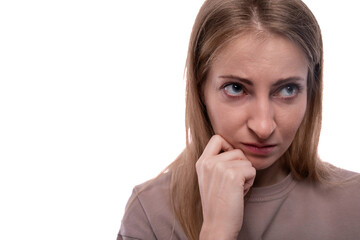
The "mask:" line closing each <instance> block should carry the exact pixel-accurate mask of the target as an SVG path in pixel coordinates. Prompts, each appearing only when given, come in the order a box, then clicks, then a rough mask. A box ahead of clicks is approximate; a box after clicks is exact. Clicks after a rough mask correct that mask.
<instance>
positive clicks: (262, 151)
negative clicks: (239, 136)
mask: <svg viewBox="0 0 360 240" xmlns="http://www.w3.org/2000/svg"><path fill="white" fill-rule="evenodd" d="M242 145H243V146H244V149H243V150H244V151H246V152H248V153H252V154H255V155H262V156H266V155H269V154H271V153H272V152H273V151H274V149H275V147H276V144H266V145H265V144H258V143H242Z"/></svg>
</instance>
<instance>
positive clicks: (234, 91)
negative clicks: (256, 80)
mask: <svg viewBox="0 0 360 240" xmlns="http://www.w3.org/2000/svg"><path fill="white" fill-rule="evenodd" d="M224 89H225V91H226V93H227V94H228V95H230V96H238V95H241V94H244V89H243V87H242V86H241V85H240V84H236V83H230V84H228V85H226V86H225V87H224Z"/></svg>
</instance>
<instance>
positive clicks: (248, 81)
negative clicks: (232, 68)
mask: <svg viewBox="0 0 360 240" xmlns="http://www.w3.org/2000/svg"><path fill="white" fill-rule="evenodd" d="M220 78H225V79H233V80H236V81H239V82H242V83H245V84H247V85H250V86H253V85H254V84H253V82H252V81H250V80H248V79H246V78H241V77H238V76H234V75H225V76H220ZM304 80H305V79H304V78H302V77H288V78H284V79H279V80H278V81H276V82H275V83H274V84H273V86H274V87H278V86H281V85H283V84H286V83H288V82H294V81H304Z"/></svg>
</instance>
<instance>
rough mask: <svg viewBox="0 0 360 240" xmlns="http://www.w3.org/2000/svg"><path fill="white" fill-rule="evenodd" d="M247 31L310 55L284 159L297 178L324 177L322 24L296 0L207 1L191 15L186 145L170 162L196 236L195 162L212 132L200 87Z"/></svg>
mask: <svg viewBox="0 0 360 240" xmlns="http://www.w3.org/2000/svg"><path fill="white" fill-rule="evenodd" d="M251 31H261V32H269V33H274V34H278V35H281V36H283V37H285V38H287V39H289V40H290V41H292V42H294V43H295V44H297V45H298V46H299V47H300V48H301V49H302V50H303V52H304V53H305V55H306V57H307V60H308V68H309V71H308V79H307V81H308V89H307V96H308V101H307V110H306V113H305V117H304V120H303V122H302V123H301V125H300V127H299V129H298V131H297V134H296V136H295V138H294V141H293V142H292V144H291V146H290V147H289V149H288V150H287V151H286V152H285V153H284V155H283V156H282V159H281V160H282V161H283V162H284V164H285V165H286V166H287V167H288V168H289V169H290V171H291V173H292V174H293V176H295V177H296V178H298V179H310V180H313V181H320V180H323V179H325V177H326V174H327V172H328V170H327V167H326V166H325V165H324V164H323V163H322V162H321V161H320V160H319V158H318V154H317V148H318V142H319V136H320V129H321V117H322V69H323V45H322V38H321V31H320V27H319V25H318V23H317V21H316V19H315V17H314V16H313V14H312V13H311V11H310V10H309V9H308V7H307V6H306V5H305V4H304V3H303V2H302V1H300V0H207V1H205V2H204V4H203V6H202V7H201V9H200V11H199V13H198V15H197V18H196V20H195V23H194V26H193V29H192V33H191V38H190V43H189V49H188V56H187V62H186V81H187V84H186V134H187V138H186V149H185V150H184V152H182V153H181V154H180V156H179V157H178V158H177V159H176V160H175V161H174V162H173V163H172V164H171V165H170V166H169V170H170V171H171V173H172V179H171V186H170V190H171V194H172V196H171V197H172V198H171V199H172V205H173V208H174V211H175V214H176V216H177V218H178V220H179V222H180V223H181V225H182V227H183V229H184V231H185V233H186V235H187V236H188V238H189V239H198V238H199V233H200V230H201V226H202V221H203V218H202V208H201V200H200V193H199V186H198V180H197V174H196V170H195V163H196V161H197V160H198V158H199V157H200V155H201V154H202V152H203V150H204V148H205V146H206V144H207V143H208V141H209V139H210V138H211V136H212V135H213V134H214V132H213V129H212V127H211V124H210V121H209V119H208V116H207V113H206V110H205V108H204V105H203V103H202V101H201V94H202V92H201V86H202V84H203V82H204V81H205V79H206V76H207V73H208V71H209V68H210V65H211V63H212V60H213V59H214V57H216V54H217V53H218V52H219V51H221V49H223V47H224V46H225V45H226V44H228V43H229V42H230V41H232V40H233V39H234V38H236V37H238V36H239V35H241V34H244V33H246V32H251Z"/></svg>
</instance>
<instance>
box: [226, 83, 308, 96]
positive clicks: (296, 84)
mask: <svg viewBox="0 0 360 240" xmlns="http://www.w3.org/2000/svg"><path fill="white" fill-rule="evenodd" d="M231 85H236V86H239V87H240V88H241V89H242V91H243V92H244V93H242V94H240V95H238V96H236V95H231V94H229V93H227V91H226V90H225V88H226V87H228V86H231ZM286 87H291V88H294V89H295V91H296V93H295V94H294V95H292V96H290V97H279V98H281V99H284V100H291V99H293V98H294V97H296V96H297V95H298V94H299V93H301V92H302V90H303V86H301V85H300V84H298V83H287V84H285V85H282V86H280V87H279V88H278V89H277V90H276V91H275V94H274V96H277V95H278V94H279V92H280V91H281V90H283V89H284V88H286ZM221 89H222V90H223V91H224V93H225V94H226V96H228V97H230V98H239V97H242V96H243V95H247V94H248V93H247V92H248V91H247V90H246V88H245V87H244V86H243V85H242V84H240V83H238V82H228V83H225V84H224V85H222V86H221Z"/></svg>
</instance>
